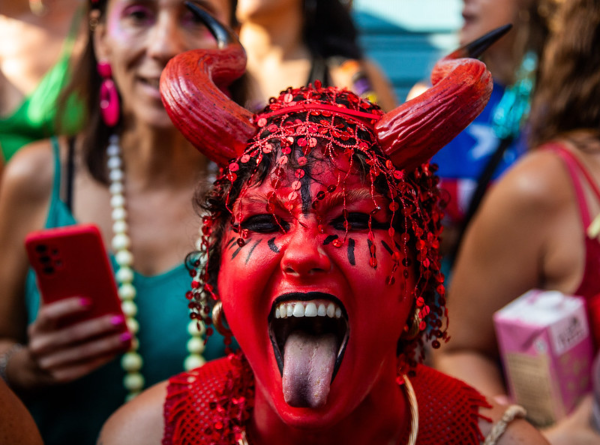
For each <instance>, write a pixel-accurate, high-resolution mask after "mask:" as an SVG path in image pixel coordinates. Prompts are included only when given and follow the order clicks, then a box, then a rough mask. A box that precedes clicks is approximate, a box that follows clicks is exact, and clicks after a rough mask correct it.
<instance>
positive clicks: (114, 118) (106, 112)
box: [98, 62, 119, 127]
mask: <svg viewBox="0 0 600 445" xmlns="http://www.w3.org/2000/svg"><path fill="white" fill-rule="evenodd" d="M98 73H99V74H100V75H101V76H102V79H103V80H102V85H101V86H100V111H101V112H102V119H103V120H104V123H105V124H106V125H107V126H109V127H114V126H115V125H117V122H119V94H118V93H117V87H116V86H115V83H114V82H113V80H112V68H111V67H110V64H109V63H106V62H99V63H98Z"/></svg>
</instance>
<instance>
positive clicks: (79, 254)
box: [25, 224, 127, 332]
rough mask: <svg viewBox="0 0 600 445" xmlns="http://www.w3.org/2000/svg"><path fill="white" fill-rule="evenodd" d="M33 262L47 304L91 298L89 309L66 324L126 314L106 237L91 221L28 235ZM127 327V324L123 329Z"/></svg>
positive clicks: (27, 243) (28, 249) (29, 254)
mask: <svg viewBox="0 0 600 445" xmlns="http://www.w3.org/2000/svg"><path fill="white" fill-rule="evenodd" d="M25 248H26V249H27V255H28V256H29V262H30V263H31V266H32V267H33V269H34V270H35V272H36V275H37V282H38V286H39V289H40V293H41V297H42V300H43V301H44V303H46V304H48V303H52V302H55V301H57V300H60V299H62V298H69V297H87V298H89V299H90V300H91V307H90V309H89V310H87V311H85V312H82V313H80V314H77V315H74V316H73V317H70V318H69V319H68V320H67V319H66V320H64V322H63V323H62V324H63V325H68V324H72V323H75V322H79V321H83V320H87V319H92V318H96V317H100V316H102V315H106V314H116V315H123V312H122V309H121V300H120V298H119V295H118V293H117V286H116V283H115V279H114V275H113V271H112V268H111V266H110V263H109V260H108V256H107V254H106V250H105V248H104V243H103V242H102V236H101V235H100V231H99V230H98V228H97V227H96V226H94V225H91V224H81V225H75V226H67V227H59V228H56V229H47V230H41V231H38V232H32V233H30V234H29V235H28V236H27V237H26V238H25ZM126 330H127V329H126V327H125V325H124V324H123V331H124V332H125V331H126Z"/></svg>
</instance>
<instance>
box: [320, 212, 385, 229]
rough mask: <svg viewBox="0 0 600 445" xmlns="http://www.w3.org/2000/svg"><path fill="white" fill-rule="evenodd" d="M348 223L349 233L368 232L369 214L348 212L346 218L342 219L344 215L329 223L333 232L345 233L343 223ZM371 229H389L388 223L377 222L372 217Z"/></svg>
mask: <svg viewBox="0 0 600 445" xmlns="http://www.w3.org/2000/svg"><path fill="white" fill-rule="evenodd" d="M346 221H348V224H350V226H349V227H348V230H349V231H353V230H354V231H357V230H368V229H369V214H368V213H362V212H348V217H347V218H344V215H340V216H338V217H337V218H335V219H333V220H332V221H331V226H332V227H333V228H334V229H335V230H341V231H345V230H346V227H345V223H346ZM371 227H372V228H373V229H384V230H387V229H388V228H389V222H379V221H377V220H376V219H375V218H374V217H373V218H372V220H371Z"/></svg>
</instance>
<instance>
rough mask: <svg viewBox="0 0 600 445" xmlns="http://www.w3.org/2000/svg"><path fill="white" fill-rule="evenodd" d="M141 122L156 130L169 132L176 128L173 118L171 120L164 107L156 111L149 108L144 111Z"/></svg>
mask: <svg viewBox="0 0 600 445" xmlns="http://www.w3.org/2000/svg"><path fill="white" fill-rule="evenodd" d="M140 120H141V121H143V122H145V123H146V124H147V125H148V126H150V127H153V128H155V129H156V130H168V129H171V128H174V127H173V122H172V121H171V118H169V115H168V114H167V112H166V111H165V109H164V108H162V107H160V108H156V109H152V108H150V107H148V108H147V109H146V110H144V114H143V116H141V119H140Z"/></svg>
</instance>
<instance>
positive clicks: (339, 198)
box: [322, 188, 383, 208]
mask: <svg viewBox="0 0 600 445" xmlns="http://www.w3.org/2000/svg"><path fill="white" fill-rule="evenodd" d="M377 198H383V196H382V195H381V194H380V193H377V192H375V193H374V194H371V190H369V189H368V188H359V189H352V190H346V192H345V193H344V192H343V191H342V190H337V191H335V192H333V193H327V194H326V195H325V198H324V199H323V201H322V202H323V207H326V208H331V207H337V206H340V205H343V204H344V202H345V203H346V204H352V203H354V202H357V201H365V200H369V201H371V202H374V201H375V199H377Z"/></svg>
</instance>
